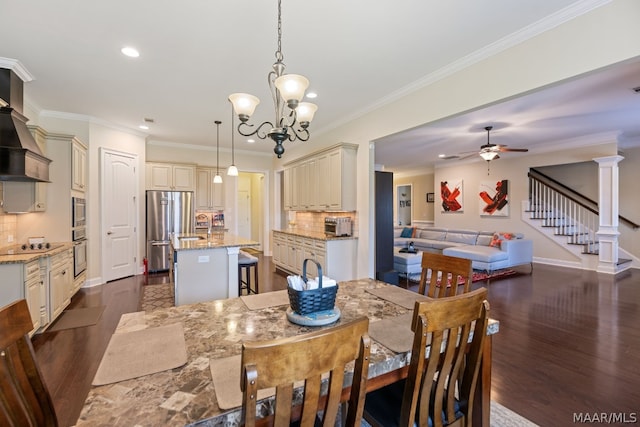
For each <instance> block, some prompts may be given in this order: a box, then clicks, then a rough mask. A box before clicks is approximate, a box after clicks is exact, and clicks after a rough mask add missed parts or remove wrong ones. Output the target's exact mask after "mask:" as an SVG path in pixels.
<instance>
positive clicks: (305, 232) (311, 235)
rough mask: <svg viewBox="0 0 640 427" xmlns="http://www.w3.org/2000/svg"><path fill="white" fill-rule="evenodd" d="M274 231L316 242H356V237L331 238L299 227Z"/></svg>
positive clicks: (322, 233)
mask: <svg viewBox="0 0 640 427" xmlns="http://www.w3.org/2000/svg"><path fill="white" fill-rule="evenodd" d="M273 231H279V232H280V233H286V234H291V235H294V236H300V237H308V238H310V239H316V240H327V241H328V240H356V239H357V237H355V236H341V237H337V236H330V235H328V234H324V232H319V231H312V230H309V229H306V228H297V227H286V228H283V229H280V230H276V229H274V230H273Z"/></svg>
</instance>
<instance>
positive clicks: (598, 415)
mask: <svg viewBox="0 0 640 427" xmlns="http://www.w3.org/2000/svg"><path fill="white" fill-rule="evenodd" d="M573 422H574V423H583V424H595V423H599V424H635V423H637V422H638V413H637V412H574V413H573Z"/></svg>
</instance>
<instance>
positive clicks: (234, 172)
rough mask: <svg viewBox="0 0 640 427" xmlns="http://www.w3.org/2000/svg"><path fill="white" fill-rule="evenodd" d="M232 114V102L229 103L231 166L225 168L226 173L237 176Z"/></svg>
mask: <svg viewBox="0 0 640 427" xmlns="http://www.w3.org/2000/svg"><path fill="white" fill-rule="evenodd" d="M234 116H235V114H234V113H233V104H231V166H229V169H227V175H228V176H238V168H237V167H236V157H235V145H234V142H233V139H234V135H233V134H234V133H235V130H234V129H233V126H234V121H235V120H234V119H235V118H234Z"/></svg>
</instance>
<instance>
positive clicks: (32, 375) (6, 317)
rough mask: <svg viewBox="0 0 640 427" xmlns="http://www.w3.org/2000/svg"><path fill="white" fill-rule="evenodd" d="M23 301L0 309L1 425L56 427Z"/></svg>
mask: <svg viewBox="0 0 640 427" xmlns="http://www.w3.org/2000/svg"><path fill="white" fill-rule="evenodd" d="M32 329H33V323H32V322H31V315H30V314H29V308H28V306H27V302H26V300H18V301H16V302H14V303H12V304H9V305H7V306H5V307H2V308H0V425H1V426H20V427H23V426H24V427H50V426H57V425H58V421H57V418H56V413H55V410H54V408H53V401H52V400H51V396H50V395H49V391H48V390H47V387H46V385H45V384H44V382H43V380H42V375H41V374H40V370H39V369H38V365H37V363H36V359H35V353H34V351H33V346H32V345H31V339H30V338H29V332H30V331H31V330H32Z"/></svg>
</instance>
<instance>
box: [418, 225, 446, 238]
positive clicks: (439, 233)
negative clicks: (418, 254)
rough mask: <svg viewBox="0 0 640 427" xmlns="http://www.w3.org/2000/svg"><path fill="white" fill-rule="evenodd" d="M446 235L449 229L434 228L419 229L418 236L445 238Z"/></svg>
mask: <svg viewBox="0 0 640 427" xmlns="http://www.w3.org/2000/svg"><path fill="white" fill-rule="evenodd" d="M446 235H447V230H443V229H438V228H433V229H430V230H425V229H418V235H417V236H416V237H418V238H420V239H429V240H444V238H445V237H446Z"/></svg>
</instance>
